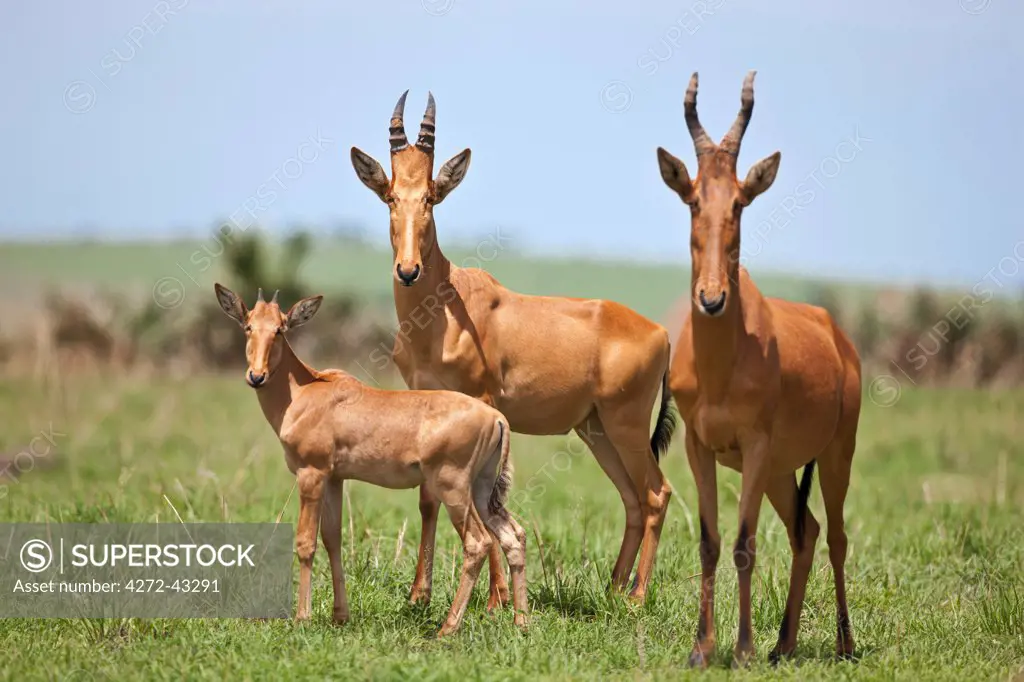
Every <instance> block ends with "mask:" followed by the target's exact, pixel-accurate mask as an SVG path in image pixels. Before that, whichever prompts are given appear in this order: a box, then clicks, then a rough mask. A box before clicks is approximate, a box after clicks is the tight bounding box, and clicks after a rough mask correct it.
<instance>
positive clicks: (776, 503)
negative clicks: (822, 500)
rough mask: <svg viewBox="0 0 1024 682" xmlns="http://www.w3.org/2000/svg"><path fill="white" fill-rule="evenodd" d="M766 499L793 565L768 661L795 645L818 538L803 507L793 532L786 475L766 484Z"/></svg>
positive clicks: (791, 491)
mask: <svg viewBox="0 0 1024 682" xmlns="http://www.w3.org/2000/svg"><path fill="white" fill-rule="evenodd" d="M766 492H767V493H768V500H769V501H770V502H771V503H772V506H773V507H775V511H776V512H778V514H779V518H780V519H782V522H783V524H785V526H786V530H787V531H788V534H789V546H790V548H791V549H792V550H793V568H792V570H791V572H790V576H789V596H788V597H787V598H786V611H785V613H784V614H783V616H782V625H781V626H780V627H779V641H778V643H777V644H776V645H775V648H774V649H772V651H771V653H770V654H768V658H769V660H771V661H772V662H776V661H778V660H779V659H780V658H782V657H783V656H789V655H791V654H792V653H793V650H794V649H795V648H796V637H797V631H798V630H799V629H800V612H801V610H802V609H803V605H804V595H805V594H806V591H807V578H808V576H809V575H810V573H811V564H812V563H813V561H814V543H815V542H816V541H817V540H818V531H819V527H818V522H817V520H815V518H814V516H813V515H812V514H811V510H810V509H807V510H806V511H805V512H804V513H805V520H804V527H803V535H802V536H800V537H798V536H797V534H796V530H797V528H796V514H797V485H796V480H794V478H793V477H792V476H791V475H790V476H783V477H781V478H775V479H772V480H771V482H769V484H768V489H767V491H766Z"/></svg>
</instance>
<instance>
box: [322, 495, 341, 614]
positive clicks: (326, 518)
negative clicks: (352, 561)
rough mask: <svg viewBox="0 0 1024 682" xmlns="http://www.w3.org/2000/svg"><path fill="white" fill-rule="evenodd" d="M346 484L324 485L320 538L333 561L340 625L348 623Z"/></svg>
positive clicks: (336, 609)
mask: <svg viewBox="0 0 1024 682" xmlns="http://www.w3.org/2000/svg"><path fill="white" fill-rule="evenodd" d="M344 484H345V482H344V481H343V480H341V479H334V478H331V479H328V480H327V482H326V483H325V484H324V501H323V513H322V514H321V518H320V537H321V538H322V539H323V541H324V548H326V549H327V557H328V558H329V559H330V560H331V582H332V583H333V584H334V612H333V620H334V622H335V623H338V624H339V625H340V624H342V623H345V622H347V621H348V597H347V596H346V595H345V568H344V566H342V564H341V491H342V486H343V485H344Z"/></svg>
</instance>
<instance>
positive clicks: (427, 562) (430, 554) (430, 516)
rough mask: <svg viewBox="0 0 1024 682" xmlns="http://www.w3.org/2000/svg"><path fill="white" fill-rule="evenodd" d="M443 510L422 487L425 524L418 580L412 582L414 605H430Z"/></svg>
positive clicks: (423, 519)
mask: <svg viewBox="0 0 1024 682" xmlns="http://www.w3.org/2000/svg"><path fill="white" fill-rule="evenodd" d="M440 510H441V502H440V500H438V499H437V498H436V497H434V495H432V494H431V492H430V491H429V490H428V489H427V486H425V485H421V486H420V520H421V521H422V523H423V526H422V529H421V531H420V551H419V556H418V557H417V559H416V578H415V579H414V580H413V581H412V589H411V590H410V591H409V601H410V602H412V603H413V604H417V603H421V604H428V603H430V594H431V590H432V589H433V584H434V580H433V578H434V541H435V539H436V538H437V514H438V512H439V511H440Z"/></svg>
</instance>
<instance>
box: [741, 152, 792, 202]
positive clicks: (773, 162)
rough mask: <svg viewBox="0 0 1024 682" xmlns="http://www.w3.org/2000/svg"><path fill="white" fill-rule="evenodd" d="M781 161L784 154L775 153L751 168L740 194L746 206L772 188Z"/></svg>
mask: <svg viewBox="0 0 1024 682" xmlns="http://www.w3.org/2000/svg"><path fill="white" fill-rule="evenodd" d="M781 160H782V152H775V153H774V154H772V155H771V156H766V157H765V158H763V159H761V160H760V161H758V162H757V163H755V164H754V165H753V166H751V167H750V171H749V172H748V173H747V179H746V180H744V181H743V191H742V192H741V193H740V196H741V197H742V201H743V204H744V205H745V206H746V205H749V204H750V202H751V201H753V200H754V199H755V198H757V195H759V194H761V193H763V192H764V191H765V190H766V189H768V188H769V187H771V186H772V183H773V182H775V176H776V175H777V174H778V172H779V161H781Z"/></svg>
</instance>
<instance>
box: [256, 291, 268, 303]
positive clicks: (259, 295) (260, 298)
mask: <svg viewBox="0 0 1024 682" xmlns="http://www.w3.org/2000/svg"><path fill="white" fill-rule="evenodd" d="M256 302H257V303H260V302H262V303H266V301H264V300H263V288H262V287H260V288H259V289H257V290H256Z"/></svg>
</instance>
